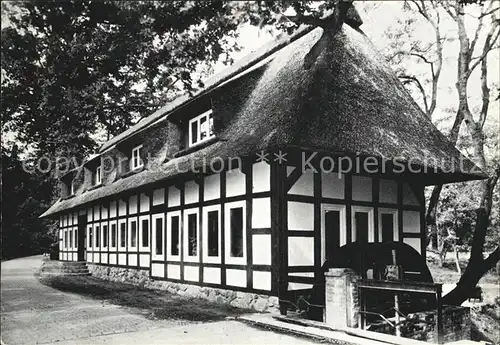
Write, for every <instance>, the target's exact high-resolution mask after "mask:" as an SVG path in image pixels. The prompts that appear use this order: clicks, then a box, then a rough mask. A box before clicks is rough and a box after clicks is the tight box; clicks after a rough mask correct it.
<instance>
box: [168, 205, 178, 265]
mask: <svg viewBox="0 0 500 345" xmlns="http://www.w3.org/2000/svg"><path fill="white" fill-rule="evenodd" d="M180 226H181V214H180V212H169V213H168V214H167V244H168V247H167V248H168V251H167V258H168V259H175V260H179V255H180V249H181V248H180Z"/></svg>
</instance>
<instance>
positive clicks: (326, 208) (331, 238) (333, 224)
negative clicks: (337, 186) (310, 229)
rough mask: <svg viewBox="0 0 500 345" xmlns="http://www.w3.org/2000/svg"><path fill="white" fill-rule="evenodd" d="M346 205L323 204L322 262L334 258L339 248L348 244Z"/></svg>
mask: <svg viewBox="0 0 500 345" xmlns="http://www.w3.org/2000/svg"><path fill="white" fill-rule="evenodd" d="M345 213H346V211H345V206H344V205H335V204H322V205H321V243H322V245H321V263H322V264H323V263H324V262H325V260H328V261H330V260H332V259H333V258H334V256H335V255H336V254H337V249H338V248H340V247H342V246H343V245H345V244H346V242H347V241H346V237H347V234H346V224H345V223H346V218H345Z"/></svg>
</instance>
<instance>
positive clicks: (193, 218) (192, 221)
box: [182, 208, 199, 262]
mask: <svg viewBox="0 0 500 345" xmlns="http://www.w3.org/2000/svg"><path fill="white" fill-rule="evenodd" d="M182 224H183V225H182V226H183V231H184V236H183V238H182V242H184V243H183V246H184V248H186V249H185V252H184V253H185V255H184V260H186V261H191V262H193V261H198V254H199V247H198V246H199V241H198V238H199V233H198V230H199V225H198V224H199V218H198V209H197V208H196V209H189V210H186V211H184V221H183V223H182Z"/></svg>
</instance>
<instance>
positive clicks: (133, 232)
mask: <svg viewBox="0 0 500 345" xmlns="http://www.w3.org/2000/svg"><path fill="white" fill-rule="evenodd" d="M129 229H130V242H129V243H130V247H132V248H135V247H137V222H136V221H135V220H131V221H130V223H129Z"/></svg>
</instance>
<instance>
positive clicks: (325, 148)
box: [42, 26, 484, 216]
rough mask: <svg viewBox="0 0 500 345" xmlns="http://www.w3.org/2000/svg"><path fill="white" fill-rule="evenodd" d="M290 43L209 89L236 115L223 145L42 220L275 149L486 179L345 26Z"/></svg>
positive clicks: (61, 204)
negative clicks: (216, 162)
mask: <svg viewBox="0 0 500 345" xmlns="http://www.w3.org/2000/svg"><path fill="white" fill-rule="evenodd" d="M293 39H294V40H295V41H293ZM293 39H292V41H293V42H292V43H289V44H287V45H284V44H283V43H281V44H282V45H283V47H282V48H281V47H280V48H281V49H278V50H277V51H276V52H274V53H272V54H270V55H269V54H268V55H269V57H268V58H266V59H265V60H262V61H261V62H260V64H259V65H257V66H253V67H252V72H251V73H250V72H249V73H245V72H246V70H245V69H243V70H242V67H241V66H242V65H243V66H247V68H248V66H249V64H248V61H251V60H252V59H254V61H256V60H255V59H257V57H256V55H254V57H253V58H250V59H247V60H246V62H245V63H243V64H239V65H238V64H237V65H236V66H233V67H232V68H231V69H230V71H229V72H225V74H223V75H222V77H220V76H219V77H216V78H215V80H216V81H215V82H213V83H212V84H211V83H210V82H209V83H207V85H209V86H207V89H206V90H205V91H204V92H214V93H217V96H220V97H222V98H224V97H226V99H230V100H231V102H227V101H224V99H223V101H219V102H220V104H221V106H224V107H226V108H227V107H229V109H226V110H225V111H228V112H230V113H231V114H232V119H231V121H230V123H229V124H228V125H227V126H226V127H225V129H224V130H223V132H222V133H218V138H219V139H220V140H219V141H217V142H215V143H214V144H212V145H210V146H208V147H205V148H203V149H200V150H198V151H196V152H193V153H190V154H187V155H184V156H180V157H178V158H174V159H172V160H170V161H168V162H166V163H161V164H160V166H161V169H151V170H144V171H142V172H140V173H137V174H135V175H132V176H129V177H127V178H124V179H120V180H118V181H115V182H114V183H112V184H110V185H107V186H103V187H101V188H98V189H96V190H91V191H87V192H85V193H83V194H81V195H77V196H76V197H74V198H72V199H68V200H63V201H58V202H57V203H56V204H54V205H53V206H52V207H51V208H50V209H49V210H48V211H47V212H45V213H44V214H43V215H42V216H48V215H51V214H55V213H58V212H61V211H63V210H65V209H69V208H74V207H77V206H79V205H83V204H85V203H89V202H92V201H96V200H98V199H101V198H105V197H108V196H112V195H116V194H119V193H122V192H125V191H130V190H132V189H137V188H139V187H143V186H145V185H149V184H153V183H155V182H158V181H161V180H166V179H171V178H175V177H176V176H178V175H179V171H183V170H190V168H191V166H194V167H201V165H202V164H204V162H207V161H210V159H211V158H214V157H221V158H223V159H224V158H227V157H235V156H245V155H250V154H254V153H255V152H259V151H260V150H270V149H276V148H289V147H298V148H301V149H307V150H318V151H322V152H328V153H331V154H340V155H344V154H352V155H356V154H357V155H363V156H375V157H378V158H379V159H388V160H390V159H395V158H397V159H399V160H400V161H405V162H411V163H413V164H414V165H420V166H433V164H435V163H433V162H432V160H435V162H441V167H442V168H444V169H447V170H446V172H444V171H443V172H441V173H440V174H439V177H440V183H446V182H454V181H460V180H468V179H477V178H483V177H484V175H483V174H482V173H481V172H476V173H470V172H469V171H470V169H472V167H474V165H473V163H472V162H470V161H468V160H467V159H465V158H464V157H463V156H462V154H461V153H460V152H459V151H458V150H457V149H456V148H455V147H454V146H453V145H452V144H451V143H450V142H449V141H448V140H447V139H446V138H445V137H444V136H443V135H442V134H441V133H440V132H439V131H438V130H437V129H436V128H435V127H434V125H433V124H432V123H431V122H430V121H429V119H428V118H427V117H426V116H425V114H424V113H423V112H422V111H421V110H420V108H419V107H418V105H417V104H416V103H415V102H414V100H413V99H412V98H411V96H410V95H409V94H408V92H407V91H406V90H405V88H404V87H403V85H402V84H401V83H400V82H399V80H398V78H397V77H396V76H395V75H394V73H393V71H392V70H391V68H390V67H389V66H388V64H387V62H386V61H385V59H384V57H383V56H381V55H380V54H379V53H378V52H377V50H376V49H375V48H374V46H373V45H372V43H371V42H370V41H369V40H368V38H367V37H366V36H365V35H364V34H363V33H362V32H360V31H358V30H355V29H353V28H351V27H348V26H344V27H343V28H342V30H341V31H340V32H338V33H337V34H336V35H335V36H332V35H331V34H328V33H326V32H324V31H323V29H321V28H316V29H314V30H310V29H302V30H301V31H300V32H299V33H298V34H296V36H295V37H294V38H293ZM274 46H276V44H274ZM269 51H273V50H272V49H271V48H269V47H267V48H265V49H264V54H266V52H267V53H269ZM260 56H262V53H261V55H260ZM242 72H243V73H242ZM210 85H212V86H210ZM216 98H217V97H214V99H216ZM188 101H189V99H188V98H181V99H180V100H177V101H174V102H173V103H172V104H171V105H168V106H167V107H166V108H165V109H167V110H165V109H163V110H160V111H159V112H156V113H154V114H153V115H151V116H150V117H149V118H146V119H145V120H143V121H141V122H140V123H139V124H137V125H136V126H134V127H132V128H131V129H130V130H128V131H126V132H125V133H124V134H122V135H120V136H117V137H116V138H113V139H111V140H110V141H109V142H108V143H106V144H105V145H104V146H103V147H102V149H101V150H106V149H108V148H110V147H112V146H113V145H115V144H116V143H118V142H119V141H120V140H124V138H126V137H127V136H130V135H131V134H132V133H134V131H140V130H141V129H142V128H144V126H147V124H151V123H154V122H156V121H157V120H158V119H159V118H161V116H163V114H165V112H167V113H169V114H173V113H175V111H176V109H179V108H180V107H181V106H182V104H184V103H186V102H188ZM215 107H216V108H217V103H216V104H215ZM167 119H168V117H167ZM429 160H430V161H429ZM460 161H462V162H463V163H462V169H460V165H458V163H459V162H460Z"/></svg>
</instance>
